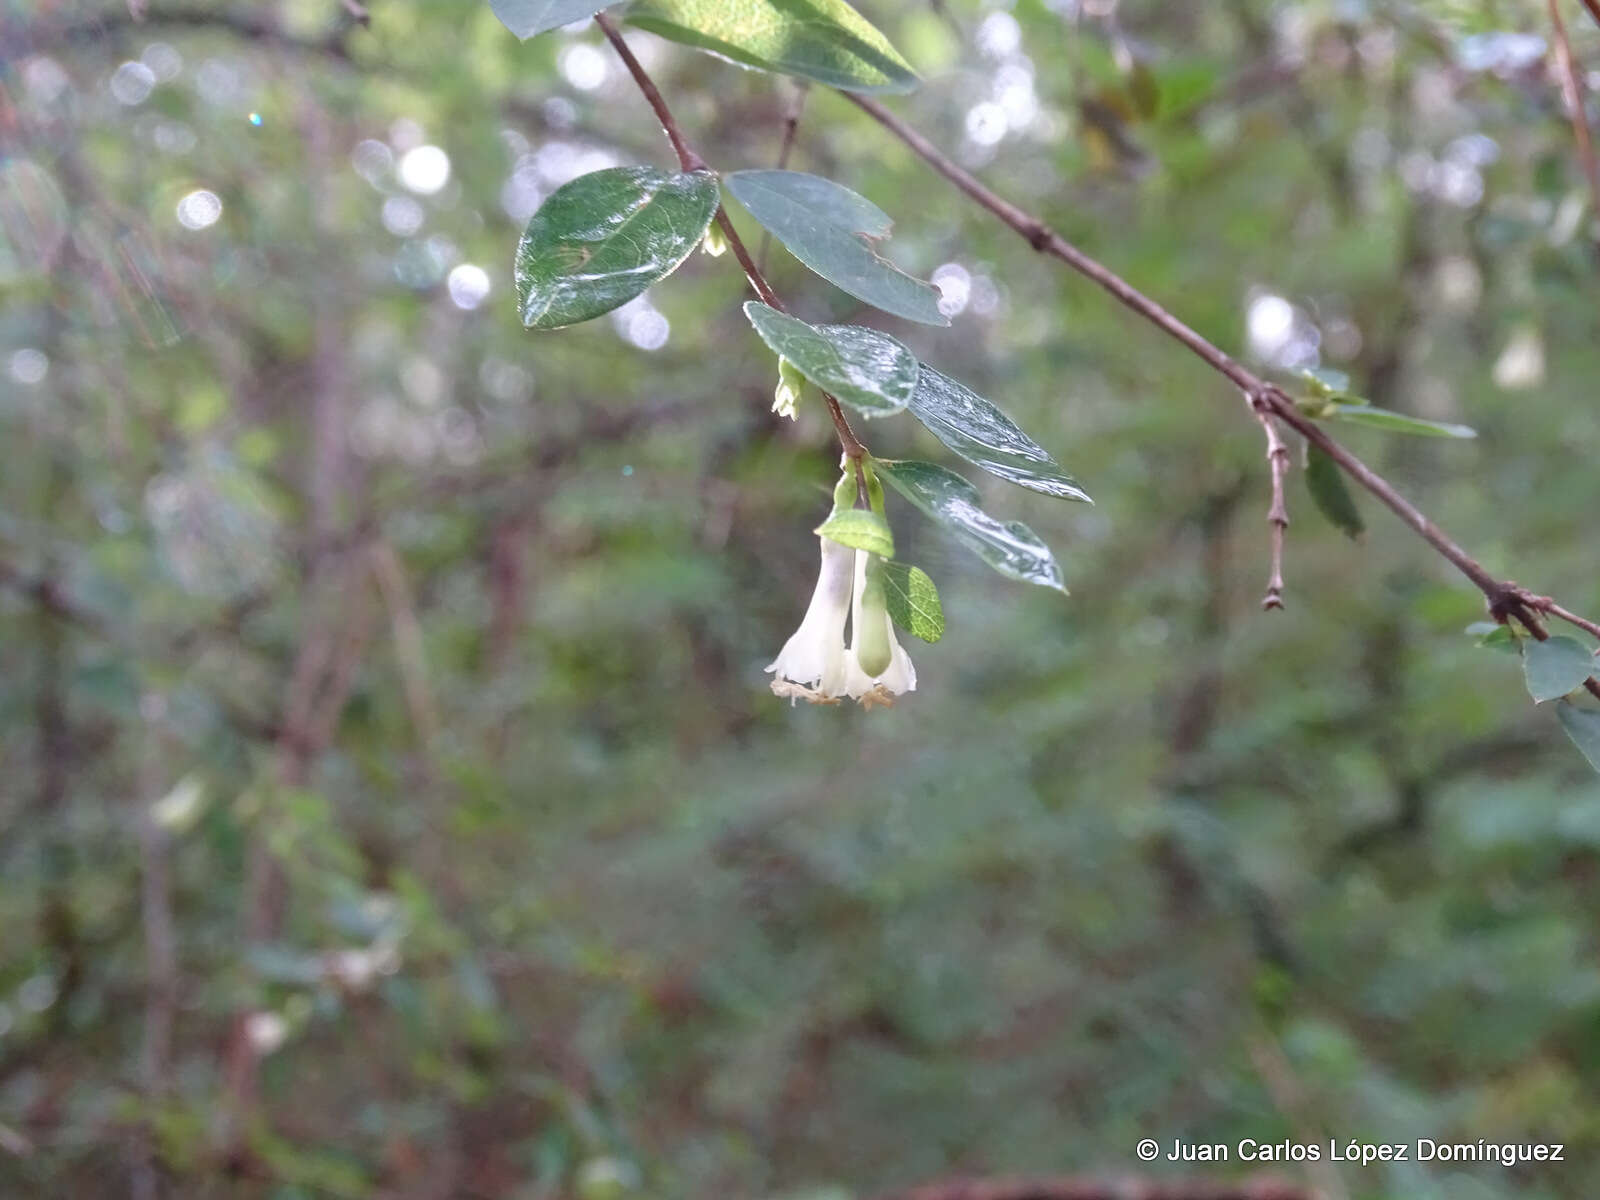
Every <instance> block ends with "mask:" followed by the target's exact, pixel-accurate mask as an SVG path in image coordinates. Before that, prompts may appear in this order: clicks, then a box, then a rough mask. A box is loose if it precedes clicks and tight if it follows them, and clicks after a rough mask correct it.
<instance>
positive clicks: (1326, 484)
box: [1306, 446, 1367, 538]
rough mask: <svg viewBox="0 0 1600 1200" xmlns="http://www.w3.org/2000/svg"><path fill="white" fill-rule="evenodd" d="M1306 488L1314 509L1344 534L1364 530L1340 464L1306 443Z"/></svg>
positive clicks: (1358, 535) (1358, 533)
mask: <svg viewBox="0 0 1600 1200" xmlns="http://www.w3.org/2000/svg"><path fill="white" fill-rule="evenodd" d="M1306 488H1307V489H1308V490H1309V491H1310V492H1311V499H1312V500H1313V501H1315V502H1316V505H1317V509H1318V511H1320V512H1321V513H1322V515H1323V516H1325V517H1327V518H1328V520H1330V521H1332V522H1333V524H1334V525H1335V526H1336V527H1337V528H1339V529H1342V530H1343V531H1344V532H1345V534H1346V536H1348V537H1351V538H1358V537H1360V536H1361V535H1362V534H1363V533H1365V532H1366V529H1367V523H1366V522H1365V521H1363V520H1362V519H1361V510H1360V509H1359V508H1357V507H1356V500H1355V497H1354V496H1352V495H1351V494H1350V489H1349V487H1348V486H1346V484H1345V481H1344V472H1343V471H1341V470H1339V465H1338V464H1337V463H1336V462H1334V461H1333V459H1331V458H1329V457H1328V456H1327V455H1326V454H1324V453H1323V452H1322V451H1321V450H1318V449H1317V448H1316V447H1315V446H1308V447H1306Z"/></svg>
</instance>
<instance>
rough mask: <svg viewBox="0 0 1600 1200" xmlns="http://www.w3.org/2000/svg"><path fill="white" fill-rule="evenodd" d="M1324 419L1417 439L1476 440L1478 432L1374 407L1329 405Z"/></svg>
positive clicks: (1466, 427)
mask: <svg viewBox="0 0 1600 1200" xmlns="http://www.w3.org/2000/svg"><path fill="white" fill-rule="evenodd" d="M1322 415H1323V416H1325V417H1330V418H1332V419H1333V420H1335V421H1346V422H1348V423H1350V424H1352V425H1370V426H1372V427H1373V428H1374V429H1386V430H1388V431H1389V432H1390V433H1411V434H1416V435H1417V436H1419V437H1448V438H1475V437H1477V436H1478V431H1477V430H1475V429H1471V428H1469V427H1468V426H1466V425H1450V424H1447V423H1445V422H1442V421H1424V420H1422V419H1421V418H1420V417H1408V416H1406V415H1405V414H1404V413H1397V412H1390V411H1389V410H1388V409H1386V408H1373V407H1372V406H1371V405H1370V404H1330V405H1328V406H1327V408H1325V409H1324V410H1323V413H1322Z"/></svg>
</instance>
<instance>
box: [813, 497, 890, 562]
mask: <svg viewBox="0 0 1600 1200" xmlns="http://www.w3.org/2000/svg"><path fill="white" fill-rule="evenodd" d="M812 532H814V533H816V534H817V535H818V536H820V537H825V538H827V539H828V540H829V541H832V542H838V543H839V544H840V545H841V546H849V547H850V548H851V549H853V550H866V551H869V552H871V553H873V554H876V555H878V556H880V557H882V558H893V557H894V533H893V531H892V530H891V529H890V528H889V522H887V521H885V520H884V519H883V518H882V517H881V516H879V515H878V514H877V513H875V512H871V511H869V510H868V509H865V508H845V509H838V508H836V509H834V511H833V513H832V515H830V516H829V517H828V519H827V520H826V521H824V522H823V523H822V524H821V525H818V526H817V527H816V529H815V530H813V531H812Z"/></svg>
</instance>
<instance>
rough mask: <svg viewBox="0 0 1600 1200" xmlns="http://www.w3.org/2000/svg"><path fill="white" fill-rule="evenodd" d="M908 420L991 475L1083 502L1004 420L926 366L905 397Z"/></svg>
mask: <svg viewBox="0 0 1600 1200" xmlns="http://www.w3.org/2000/svg"><path fill="white" fill-rule="evenodd" d="M911 415H912V416H914V417H916V418H917V420H919V421H921V422H922V423H923V425H925V426H926V427H927V429H928V431H929V432H930V433H932V434H933V436H934V437H936V438H938V439H939V440H940V441H941V442H943V443H944V444H945V445H946V446H949V447H950V449H952V450H954V451H955V452H956V453H957V454H959V455H961V457H962V458H964V459H966V460H967V461H968V462H970V463H973V464H975V465H977V466H980V467H982V468H983V469H984V470H985V471H988V472H989V473H990V474H991V475H998V476H999V477H1000V478H1001V479H1004V480H1006V481H1007V482H1008V483H1014V484H1017V485H1018V486H1019V487H1025V488H1028V489H1029V490H1031V491H1035V492H1043V493H1044V494H1045V495H1046V496H1055V497H1057V498H1058V499H1061V500H1084V501H1088V500H1089V494H1088V493H1087V492H1085V491H1084V490H1083V489H1082V488H1081V487H1079V486H1078V481H1077V480H1076V479H1074V478H1073V477H1072V476H1071V475H1068V474H1067V473H1066V472H1065V471H1063V470H1062V469H1061V464H1059V463H1058V462H1056V460H1055V459H1053V458H1051V457H1050V455H1049V453H1048V452H1047V451H1046V450H1045V448H1044V447H1043V446H1041V445H1039V443H1037V442H1035V441H1034V440H1033V439H1032V438H1030V437H1029V436H1028V435H1027V434H1025V433H1023V432H1022V430H1020V429H1018V428H1017V426H1016V424H1015V423H1014V422H1013V421H1012V420H1011V418H1010V417H1008V416H1006V415H1005V413H1003V412H1001V411H1000V410H999V409H998V408H996V407H995V406H994V405H993V404H992V403H991V402H989V401H988V400H985V399H984V398H983V397H982V396H980V395H978V394H977V393H976V392H974V391H972V390H970V389H969V388H966V387H963V386H962V385H961V384H959V383H957V382H956V381H955V380H954V379H951V378H950V377H949V376H948V375H944V374H942V373H940V372H938V371H935V370H934V369H933V368H932V367H930V366H927V365H926V364H924V365H923V367H922V372H921V374H920V375H919V376H918V378H917V388H916V391H915V392H913V393H912V395H911ZM1090 503H1092V501H1090Z"/></svg>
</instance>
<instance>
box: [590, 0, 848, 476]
mask: <svg viewBox="0 0 1600 1200" xmlns="http://www.w3.org/2000/svg"><path fill="white" fill-rule="evenodd" d="M594 19H595V24H597V25H599V26H600V30H601V32H603V33H604V34H605V35H606V40H607V41H609V42H610V43H611V45H612V48H613V49H615V50H616V52H617V57H619V58H620V59H622V63H623V65H624V66H625V67H627V68H628V74H630V75H632V76H633V81H634V82H635V83H636V84H638V85H639V90H640V91H641V92H643V93H644V98H645V100H646V101H647V102H648V103H649V105H650V107H651V109H652V110H654V112H655V114H656V120H657V121H659V122H660V123H661V129H662V132H663V133H665V134H666V135H667V141H669V142H671V143H672V149H673V152H674V153H675V154H677V156H678V163H679V165H681V166H682V167H683V169H684V170H685V171H704V170H707V169H709V168H708V167H707V166H706V160H705V159H703V158H701V157H700V156H699V155H698V154H696V153H695V152H694V150H693V149H692V148H690V146H689V144H688V143H687V142H686V141H684V140H683V134H682V133H681V132H680V131H679V129H678V122H677V120H676V118H674V117H673V115H672V110H671V109H670V108H668V107H667V102H666V101H665V100H663V99H662V98H661V92H660V90H659V89H658V88H657V87H656V85H655V81H654V80H652V79H651V78H650V74H649V72H647V71H646V70H645V69H644V67H643V66H642V65H641V64H640V62H639V60H638V59H637V58H635V57H634V53H633V51H632V50H630V49H629V48H628V43H627V42H625V41H623V40H622V34H621V33H619V32H618V31H617V27H616V25H615V24H613V23H612V21H611V18H610V17H608V16H606V14H605V13H603V12H597V13H595V15H594ZM716 220H717V226H718V228H720V229H721V230H722V234H723V236H724V237H725V238H727V240H728V245H729V246H730V247H732V249H733V255H734V257H735V258H737V259H738V260H739V265H740V266H741V267H742V268H744V273H745V278H747V279H748V280H749V281H750V286H751V287H753V288H754V289H755V291H756V295H758V296H760V297H761V300H762V302H763V303H764V304H767V305H770V306H771V307H773V308H775V309H777V310H778V311H779V312H787V311H788V310H787V309H786V308H785V307H784V304H783V301H782V300H780V299H779V298H778V294H777V293H776V292H775V291H773V290H772V285H771V284H769V283H768V282H767V279H766V276H765V275H764V274H762V271H761V268H760V267H759V266H757V265H756V263H755V260H754V259H752V258H751V257H750V251H749V249H748V248H747V247H746V246H745V244H744V241H743V239H741V238H740V237H739V233H738V231H737V230H735V229H734V227H733V222H732V221H731V220H729V219H728V210H727V209H725V208H723V207H721V206H720V205H719V206H718V208H717V218H716ZM822 399H823V402H824V403H825V404H827V406H828V416H829V417H831V418H832V420H833V428H834V431H835V432H836V433H837V434H838V435H839V445H841V446H842V447H844V452H845V456H846V457H847V458H849V459H850V460H851V461H852V462H854V463H855V464H856V487H857V491H858V492H859V493H860V499H861V501H862V502H863V504H864V503H865V501H866V491H867V485H866V478H865V475H864V474H863V472H862V469H861V460H862V459H863V458H865V457H866V456H867V448H866V447H865V446H863V445H862V444H861V442H860V440H859V439H858V438H857V437H856V435H855V431H854V430H853V429H851V428H850V422H849V421H847V420H846V419H845V415H844V410H843V409H842V408H840V407H839V401H838V400H836V399H835V398H834V397H833V396H831V395H829V394H828V393H827V392H823V393H822Z"/></svg>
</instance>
